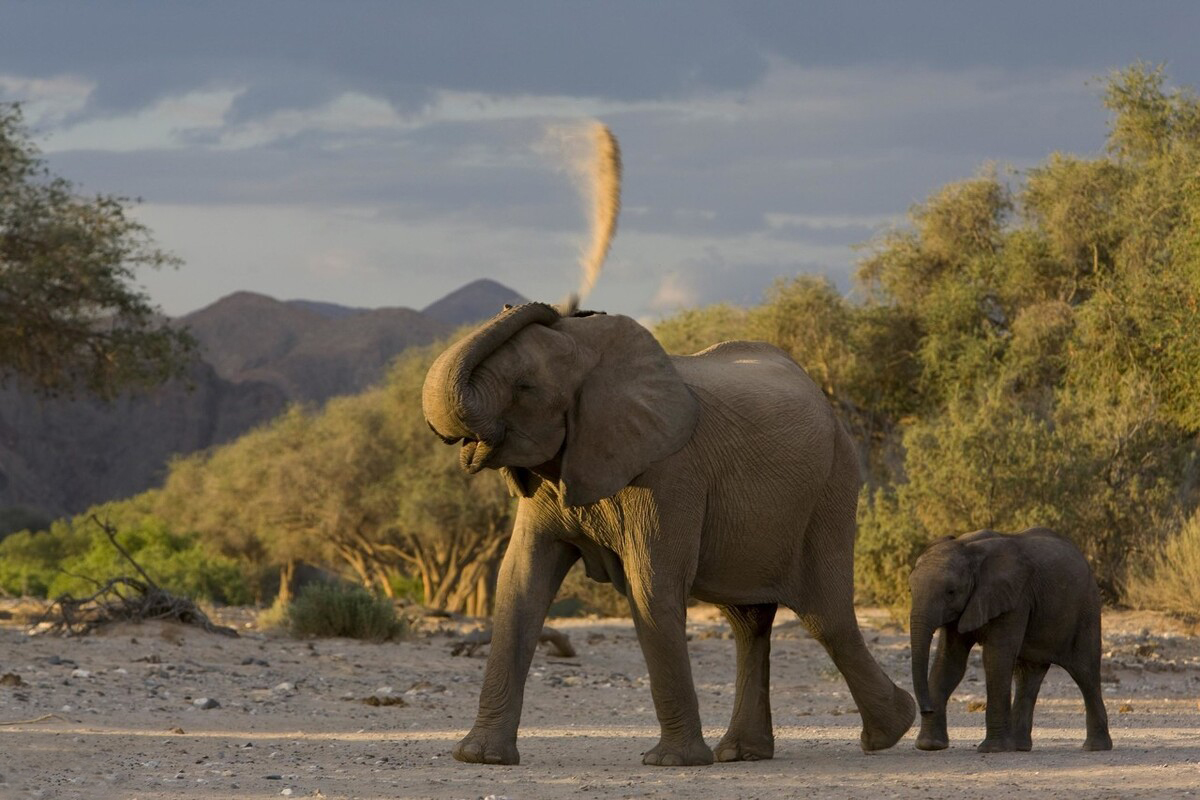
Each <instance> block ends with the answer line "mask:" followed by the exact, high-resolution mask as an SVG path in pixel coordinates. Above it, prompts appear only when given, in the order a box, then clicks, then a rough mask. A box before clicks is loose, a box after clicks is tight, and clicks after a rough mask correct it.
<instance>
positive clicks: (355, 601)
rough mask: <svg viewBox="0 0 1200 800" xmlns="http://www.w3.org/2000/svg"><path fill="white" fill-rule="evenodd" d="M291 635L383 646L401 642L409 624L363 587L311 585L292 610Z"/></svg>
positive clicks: (381, 599)
mask: <svg viewBox="0 0 1200 800" xmlns="http://www.w3.org/2000/svg"><path fill="white" fill-rule="evenodd" d="M287 627H288V631H289V632H290V633H291V634H292V635H293V636H295V637H297V638H310V637H327V636H344V637H346V638H348V639H367V640H370V641H374V642H383V641H387V640H389V639H398V638H400V637H401V636H403V634H404V632H405V624H404V622H403V621H402V620H400V619H398V618H397V617H396V609H395V608H394V607H393V606H392V603H391V601H390V600H388V599H386V598H382V597H376V596H375V595H373V594H371V593H370V592H368V591H367V590H366V589H364V588H362V587H361V586H348V585H346V584H341V583H310V584H309V585H307V586H305V587H304V588H303V589H301V590H300V593H299V594H297V595H296V599H295V600H294V601H293V602H292V604H291V605H290V606H289V607H288V612H287Z"/></svg>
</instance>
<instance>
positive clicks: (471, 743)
mask: <svg viewBox="0 0 1200 800" xmlns="http://www.w3.org/2000/svg"><path fill="white" fill-rule="evenodd" d="M520 517H521V514H520V512H519V511H518V532H515V533H514V534H513V538H512V540H511V541H510V542H509V545H508V550H507V552H506V553H505V554H504V560H503V562H502V563H501V565H500V574H499V576H498V578H497V583H496V613H495V615H494V621H493V624H492V645H491V650H490V651H489V653H488V660H487V669H486V670H485V672H484V677H483V689H482V691H481V692H480V695H479V714H478V716H477V717H476V718H475V725H474V726H473V727H472V728H471V732H470V733H468V734H467V735H466V736H465V737H464V738H463V740H462V741H461V742H459V743H458V746H457V747H455V748H454V753H453V755H454V757H455V758H456V759H458V760H459V761H466V762H469V763H474V764H518V763H520V761H521V756H520V754H519V753H518V752H517V726H518V724H519V723H520V720H521V705H522V703H523V702H524V697H525V677H526V675H527V674H528V673H529V664H530V662H531V661H532V660H533V653H534V650H535V649H536V648H537V641H538V636H539V635H540V634H541V632H542V623H543V622H544V621H545V619H546V611H547V609H549V607H550V603H551V601H553V599H554V595H555V593H556V592H557V591H558V587H559V585H561V583H562V580H563V578H564V577H565V576H566V574H567V570H569V569H570V568H571V564H573V563H574V562H575V560H576V559H577V558H578V557H579V552H578V551H577V550H575V548H573V547H571V546H570V545H567V544H564V543H563V542H561V541H559V540H558V539H556V538H555V537H553V536H551V535H540V536H539V535H534V534H531V533H525V534H522V533H520V532H519V530H520V522H521V520H520Z"/></svg>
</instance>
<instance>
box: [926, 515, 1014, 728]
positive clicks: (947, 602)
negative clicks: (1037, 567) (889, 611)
mask: <svg viewBox="0 0 1200 800" xmlns="http://www.w3.org/2000/svg"><path fill="white" fill-rule="evenodd" d="M967 536H968V537H973V536H976V534H967ZM1031 572H1032V567H1031V565H1030V563H1029V561H1028V560H1027V559H1026V557H1025V556H1024V555H1023V554H1022V553H1021V551H1020V548H1019V546H1018V544H1017V543H1016V542H1015V541H1013V540H1011V539H1009V538H1007V537H1002V536H999V535H996V534H991V535H990V536H988V537H986V538H978V539H974V540H970V541H963V537H960V538H957V539H956V538H954V537H946V538H944V539H940V540H938V541H936V542H934V543H933V544H931V545H930V546H929V547H928V548H926V550H925V552H923V553H922V554H921V556H920V558H918V559H917V563H916V566H914V567H913V570H912V574H910V575H909V578H908V583H909V587H910V589H911V590H912V612H911V615H910V617H909V634H910V636H911V644H912V665H913V689H914V690H915V692H916V695H917V704H918V706H919V707H920V709H921V713H922V714H929V713H932V712H933V706H932V705H931V703H930V698H929V647H930V642H931V640H932V638H933V633H934V631H936V630H937V629H938V628H940V627H942V626H943V625H949V624H951V623H955V625H956V628H957V630H958V632H959V633H970V632H971V631H974V630H976V629H978V628H979V627H981V626H982V625H983V624H984V623H986V622H988V621H989V620H992V619H994V618H996V617H998V616H1000V615H1001V614H1003V613H1005V612H1007V611H1011V610H1012V609H1014V608H1016V606H1017V605H1018V604H1019V603H1020V602H1021V601H1022V599H1023V598H1024V596H1025V592H1026V583H1027V582H1028V580H1029V576H1030V574H1031Z"/></svg>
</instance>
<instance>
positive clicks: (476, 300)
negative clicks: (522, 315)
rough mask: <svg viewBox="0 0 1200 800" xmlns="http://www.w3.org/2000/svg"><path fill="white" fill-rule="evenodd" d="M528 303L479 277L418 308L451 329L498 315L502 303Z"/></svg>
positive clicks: (512, 292) (502, 286) (503, 287)
mask: <svg viewBox="0 0 1200 800" xmlns="http://www.w3.org/2000/svg"><path fill="white" fill-rule="evenodd" d="M527 302H529V301H528V300H527V299H526V298H525V297H523V296H521V295H520V294H517V293H516V292H515V291H513V290H512V289H510V288H508V287H507V286H505V285H504V284H502V283H499V282H497V281H494V280H492V279H491V278H480V279H479V280H476V281H471V282H470V283H468V284H467V285H466V286H462V287H460V288H458V289H455V290H454V291H453V292H451V293H450V294H448V295H446V296H445V297H443V298H442V299H441V300H438V301H437V302H435V303H431V304H430V305H428V306H426V307H425V308H423V309H421V313H422V314H424V315H425V316H427V317H432V318H433V319H436V320H438V321H439V322H444V323H446V324H447V325H453V326H455V327H457V326H459V325H466V324H467V323H470V322H479V321H481V320H485V319H487V318H489V317H492V316H495V315H496V314H498V313H499V312H500V310H501V309H502V308H504V305H505V304H506V303H511V304H512V305H519V304H521V303H527Z"/></svg>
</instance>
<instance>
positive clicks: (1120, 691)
mask: <svg viewBox="0 0 1200 800" xmlns="http://www.w3.org/2000/svg"><path fill="white" fill-rule="evenodd" d="M860 621H861V622H862V624H863V627H864V633H865V635H866V638H867V641H868V642H869V643H870V645H871V648H872V649H873V651H874V652H875V654H876V656H877V658H878V659H879V660H880V661H881V663H882V664H883V665H884V668H885V669H886V670H888V671H889V672H890V673H891V674H892V675H893V677H894V678H896V679H897V680H898V681H899V682H900V683H901V685H903V686H905V687H910V686H911V680H910V669H909V664H908V644H907V639H906V637H905V635H904V634H903V633H902V632H901V631H900V630H899V629H897V628H895V627H892V626H889V625H888V624H887V621H886V618H885V617H884V616H883V615H881V614H877V613H876V614H872V613H868V612H864V614H863V615H862V619H861V620H860ZM787 622H788V617H786V616H784V615H783V614H781V615H780V619H779V620H778V621H777V627H776V632H775V635H774V644H773V653H772V655H773V660H772V672H773V684H772V689H771V691H772V701H773V702H772V705H773V708H774V718H775V728H776V756H775V758H774V759H773V760H771V761H764V762H757V763H738V764H716V765H714V766H711V767H699V768H695V767H693V768H655V767H644V766H642V764H641V754H642V752H643V751H644V750H646V749H648V748H649V747H651V746H652V745H653V744H654V743H655V741H656V740H657V730H658V729H657V724H656V722H655V718H654V711H653V706H652V704H651V701H650V690H649V686H648V682H647V677H646V668H645V663H644V661H643V660H642V657H641V653H640V651H639V650H638V647H637V642H636V639H635V636H634V632H633V628H632V626H631V624H630V623H629V622H628V621H624V620H559V621H556V623H555V624H556V626H557V627H558V628H559V629H561V630H563V631H565V632H566V633H568V634H569V636H570V637H571V640H572V642H573V643H574V644H575V645H576V647H577V649H578V656H577V657H575V658H571V659H565V658H556V657H553V656H551V655H549V654H548V653H547V652H545V651H544V650H543V651H539V653H538V655H537V657H536V658H535V661H534V665H533V669H532V672H531V674H530V677H529V683H528V689H527V692H526V699H525V712H524V719H523V724H522V728H521V735H520V738H519V740H518V746H519V747H520V751H521V759H522V763H521V765H520V766H516V767H480V766H476V765H468V764H460V763H458V762H456V761H454V760H453V759H452V758H450V748H451V747H452V746H453V744H454V743H455V742H456V741H457V740H458V739H459V738H460V737H461V736H462V735H463V734H464V733H465V732H466V730H467V729H468V728H469V727H470V724H471V722H472V720H473V718H474V713H475V705H476V695H477V692H478V690H479V685H480V679H481V677H482V674H483V667H484V661H485V659H484V654H485V653H486V648H481V649H480V650H479V651H478V652H477V653H476V654H475V655H474V656H457V657H455V656H452V655H451V654H450V651H451V645H452V644H453V642H454V641H455V638H454V635H455V634H456V633H459V632H461V630H462V628H463V626H462V625H449V626H446V625H441V627H442V628H443V629H442V630H436V629H435V630H427V631H426V632H425V633H424V634H420V635H416V636H414V637H413V638H411V639H409V640H408V641H403V642H398V643H389V644H365V643H360V642H356V641H350V640H343V639H335V640H320V641H315V642H301V641H294V640H289V639H286V638H278V637H274V636H267V635H264V634H262V633H259V632H256V631H254V630H252V629H247V630H245V632H244V633H243V636H242V637H241V638H238V639H230V638H225V637H220V636H216V635H211V634H206V633H203V632H200V631H197V630H195V629H190V628H183V627H180V626H177V625H170V624H160V623H153V624H144V625H138V626H121V627H117V628H114V629H110V630H109V631H107V632H106V633H104V634H97V635H91V636H87V637H81V638H71V639H64V638H58V637H49V636H29V635H27V634H26V633H25V632H24V631H23V630H22V629H20V628H19V627H16V626H13V625H12V624H11V622H10V623H9V624H8V626H7V627H2V628H0V676H4V675H8V674H11V675H12V676H19V678H17V677H7V678H5V677H0V798H88V799H89V800H95V799H98V798H146V799H147V800H150V799H151V798H234V797H237V798H268V797H270V798H275V797H280V796H285V797H287V796H291V797H326V798H487V797H496V798H501V797H507V798H512V800H517V799H518V798H522V799H523V798H563V797H572V798H573V797H577V796H584V797H594V798H625V797H637V798H642V797H664V798H666V797H688V798H699V799H701V800H703V799H705V798H755V797H762V798H768V797H770V798H775V797H791V796H817V795H818V793H819V796H820V797H822V798H835V797H836V798H841V797H856V798H857V797H861V798H889V797H920V798H928V797H932V798H940V797H946V798H950V797H953V798H964V797H989V798H991V797H1009V796H1016V795H1018V794H1028V795H1030V796H1035V797H1070V798H1083V797H1187V796H1196V795H1200V706H1198V697H1200V638H1197V637H1196V636H1194V635H1190V634H1189V632H1188V631H1187V630H1186V629H1183V628H1181V627H1180V626H1178V625H1177V624H1173V623H1171V622H1170V621H1169V620H1166V619H1164V618H1160V617H1150V616H1147V615H1132V614H1112V615H1109V616H1108V617H1106V620H1105V625H1106V639H1105V647H1106V664H1107V666H1106V672H1107V678H1108V681H1109V682H1108V683H1107V684H1106V686H1105V699H1106V702H1107V705H1108V711H1109V715H1110V718H1111V726H1112V736H1113V740H1114V742H1115V748H1114V750H1112V751H1111V752H1108V753H1085V752H1082V751H1081V750H1080V749H1079V745H1080V743H1081V742H1082V740H1083V735H1084V732H1083V719H1084V718H1083V704H1082V701H1081V700H1080V697H1079V693H1078V691H1077V690H1076V688H1075V686H1074V684H1072V683H1071V682H1070V679H1069V678H1068V677H1067V676H1066V674H1065V673H1064V672H1062V671H1061V670H1059V669H1057V668H1056V669H1053V670H1052V671H1051V672H1050V675H1049V676H1048V677H1047V680H1046V684H1045V686H1044V688H1043V690H1042V696H1041V699H1040V701H1039V705H1038V712H1037V717H1036V721H1035V727H1034V750H1033V752H1030V753H1013V754H1007V753H1005V754H995V755H980V754H977V753H976V752H975V744H976V743H977V742H978V741H979V739H981V738H982V736H983V716H984V715H983V714H982V713H980V712H978V711H971V710H970V709H971V708H974V707H975V706H977V705H978V701H981V700H982V699H983V696H984V684H983V679H982V669H981V668H980V667H979V665H978V652H976V654H974V656H973V659H974V665H973V666H972V667H971V668H970V670H969V671H968V674H967V677H966V679H965V680H964V682H963V684H962V685H961V686H960V687H959V690H958V692H957V694H956V695H955V697H954V698H953V700H952V701H951V704H952V710H951V729H950V735H951V740H952V741H951V747H950V749H949V750H946V751H943V752H940V753H924V752H920V751H918V750H916V749H915V748H914V747H913V741H914V737H915V730H914V731H911V732H910V733H909V734H908V735H907V736H906V737H905V738H904V739H903V740H901V742H900V744H899V745H897V746H896V747H894V748H892V749H890V750H887V751H883V752H881V753H874V754H870V755H866V754H864V753H863V752H862V751H861V750H860V749H859V746H858V733H859V727H860V725H859V718H858V716H857V712H856V711H855V708H854V703H853V701H852V700H851V698H850V696H849V694H848V692H847V691H846V687H845V684H844V682H843V681H842V679H841V677H840V676H839V675H838V674H837V673H836V672H835V671H834V670H833V669H832V666H831V664H830V661H829V660H828V658H827V657H826V655H825V653H824V651H823V650H822V649H821V648H820V646H819V645H817V644H816V643H815V642H814V641H813V640H811V639H810V638H808V637H807V636H806V635H805V634H804V633H803V631H802V629H800V628H798V627H796V626H789V625H787V624H786V623H787ZM435 627H436V626H435ZM456 629H457V630H456ZM689 630H690V633H691V643H690V648H691V657H692V664H693V669H694V672H695V676H696V684H697V691H698V692H699V696H700V707H701V713H702V715H703V719H704V723H705V735H706V737H707V738H708V739H709V741H710V743H715V742H716V740H717V739H719V738H720V736H721V734H722V733H723V730H724V725H725V723H726V721H727V720H728V716H729V714H730V712H731V709H732V704H733V693H732V689H733V678H734V654H733V642H732V641H730V640H729V639H728V635H729V634H728V628H727V627H726V626H725V625H724V623H723V622H721V621H720V620H719V618H718V617H717V616H716V615H715V614H714V613H713V610H712V609H705V608H699V609H696V610H695V613H694V614H693V616H692V618H691V620H690V621H689ZM1150 630H1153V631H1154V632H1153V633H1151V632H1149V631H1150ZM1192 633H1194V632H1192ZM204 698H209V699H211V700H213V701H216V703H218V705H217V706H216V707H213V708H209V709H201V708H199V707H198V701H201V700H203V699H204ZM367 698H378V699H381V700H383V702H384V703H387V702H391V704H390V705H387V704H380V705H368V704H366V703H364V702H363V700H364V699H367ZM387 698H398V700H397V699H391V700H388V699H387ZM973 701H974V702H973ZM44 715H52V716H48V717H45V718H42V717H43V716H44ZM38 718H42V719H40V720H39V719H38ZM30 720H38V721H30ZM13 723H16V724H13Z"/></svg>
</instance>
